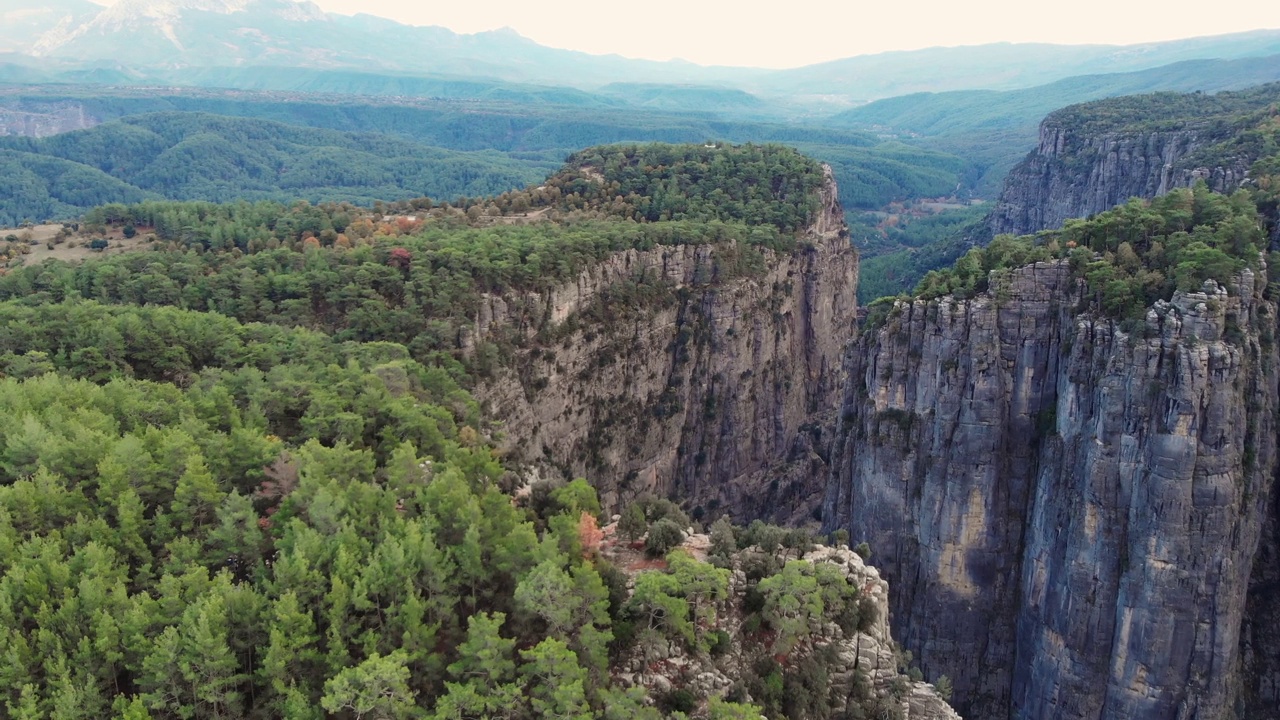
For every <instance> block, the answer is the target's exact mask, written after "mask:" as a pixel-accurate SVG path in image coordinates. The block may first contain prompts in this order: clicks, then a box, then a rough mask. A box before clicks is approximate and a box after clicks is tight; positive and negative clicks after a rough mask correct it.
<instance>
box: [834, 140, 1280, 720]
mask: <svg viewBox="0 0 1280 720" xmlns="http://www.w3.org/2000/svg"><path fill="white" fill-rule="evenodd" d="M1171 142H1172V141H1171ZM1078 282H1079V281H1077V280H1075V279H1073V276H1072V274H1071V273H1070V272H1069V269H1068V267H1067V266H1066V265H1065V264H1064V263H1062V262H1051V263H1038V264H1035V265H1032V266H1028V267H1025V268H1022V269H1018V270H1014V271H1012V272H1009V273H1008V274H1007V275H1003V276H993V279H992V287H991V289H990V290H989V291H988V292H985V293H982V294H980V295H978V296H976V297H974V298H972V299H968V300H958V299H954V298H951V297H944V298H940V299H936V300H930V301H924V300H915V301H902V302H899V303H898V304H897V305H896V306H895V307H894V309H893V311H892V313H891V314H890V318H889V320H888V321H887V323H886V324H885V325H884V326H883V327H882V328H880V329H878V330H876V331H874V332H869V333H867V334H865V335H864V336H862V337H861V338H860V339H859V340H858V341H857V342H855V343H854V344H853V345H852V346H851V349H850V351H849V354H848V357H847V366H848V374H849V378H850V379H849V384H848V387H847V390H846V393H845V399H844V405H843V408H842V411H841V417H840V424H839V429H838V433H837V440H836V451H835V456H834V457H833V458H832V464H833V465H834V468H835V469H834V473H833V479H832V482H831V484H830V486H829V489H828V493H827V497H826V503H825V507H824V511H825V515H826V518H827V525H828V527H830V528H837V527H843V528H847V529H849V530H850V532H851V534H852V538H853V541H854V542H857V541H858V540H866V541H868V542H869V544H870V546H871V548H872V550H873V553H874V554H873V556H872V557H873V559H874V560H875V562H876V564H877V565H878V566H879V567H880V568H881V570H882V571H883V572H884V573H885V575H886V577H887V578H888V580H889V582H890V583H891V584H892V585H893V587H894V594H893V595H892V597H891V599H890V606H891V608H892V611H893V623H894V625H895V627H896V628H897V629H898V632H899V640H900V641H901V642H902V644H903V645H904V646H905V647H906V648H907V649H909V650H911V651H912V652H914V653H915V656H916V658H917V660H918V661H919V663H920V666H921V668H922V669H923V670H924V671H925V673H926V675H927V676H931V677H932V676H937V675H941V674H946V675H949V676H950V677H951V678H952V679H953V681H954V683H955V698H956V707H957V709H958V710H960V712H961V713H962V714H964V715H965V716H966V717H979V718H1003V717H1015V718H1037V719H1041V718H1063V719H1066V718H1072V719H1074V718H1100V717H1102V718H1134V719H1136V718H1144V719H1145V718H1152V719H1154V718H1174V717H1177V718H1224V717H1230V716H1233V714H1235V713H1236V712H1237V711H1238V710H1239V709H1240V708H1242V707H1244V706H1245V705H1244V703H1246V702H1252V701H1251V700H1250V699H1249V696H1250V695H1251V693H1252V694H1253V695H1254V696H1256V697H1263V698H1274V697H1275V693H1276V686H1275V684H1274V682H1271V684H1267V682H1269V681H1266V680H1263V681H1256V678H1257V675H1256V673H1255V674H1253V675H1251V674H1250V673H1248V672H1243V671H1242V668H1243V665H1242V661H1243V662H1244V663H1246V664H1249V663H1251V664H1252V667H1253V668H1254V669H1255V670H1256V669H1257V667H1258V666H1259V665H1262V666H1266V664H1267V663H1269V662H1274V656H1273V655H1268V652H1269V650H1268V648H1272V649H1273V648H1274V646H1273V645H1270V646H1269V645H1266V642H1263V644H1262V645H1260V646H1259V647H1257V648H1252V649H1251V647H1250V645H1249V640H1250V637H1249V636H1248V635H1249V633H1250V632H1253V636H1254V637H1257V636H1258V634H1259V633H1263V634H1265V633H1267V632H1270V633H1274V632H1275V631H1274V627H1275V626H1274V624H1271V625H1266V624H1263V623H1256V624H1255V625H1252V626H1250V625H1247V624H1246V623H1245V620H1246V616H1247V615H1249V614H1252V613H1255V612H1256V613H1262V612H1273V613H1274V604H1273V602H1274V601H1271V600H1270V599H1269V597H1267V596H1265V595H1263V594H1259V593H1257V592H1255V593H1254V595H1253V596H1252V599H1249V600H1247V597H1249V596H1248V590H1249V584H1250V579H1251V571H1252V569H1253V567H1254V557H1255V554H1256V552H1257V549H1258V547H1259V539H1260V536H1261V535H1262V533H1263V532H1264V531H1266V532H1270V533H1274V532H1275V529H1274V526H1273V525H1271V526H1269V525H1268V522H1272V523H1273V522H1274V520H1271V521H1268V519H1267V513H1268V508H1269V507H1271V505H1272V484H1273V471H1274V468H1275V459H1276V457H1275V456H1276V427H1275V412H1276V409H1277V387H1276V362H1277V356H1276V349H1275V345H1274V341H1273V330H1274V327H1275V317H1276V315H1275V313H1276V307H1275V304H1274V303H1273V302H1271V301H1269V300H1266V299H1264V297H1263V294H1262V289H1263V287H1264V286H1265V281H1264V280H1263V279H1262V277H1261V275H1255V274H1254V273H1253V272H1250V271H1245V272H1243V273H1241V274H1240V275H1239V276H1238V280H1237V282H1236V283H1235V284H1234V285H1233V286H1232V287H1230V288H1227V289H1224V288H1220V287H1218V286H1217V285H1216V284H1215V283H1212V282H1209V283H1206V285H1205V287H1204V288H1203V289H1202V291H1201V292H1193V293H1182V292H1179V293H1178V294H1176V295H1175V296H1174V297H1173V298H1172V300H1171V301H1170V302H1160V303H1157V304H1156V305H1155V306H1153V307H1152V308H1151V309H1150V310H1149V311H1148V312H1147V315H1146V318H1145V322H1143V323H1140V325H1141V327H1138V328H1133V327H1131V326H1130V327H1129V331H1126V330H1124V329H1122V328H1121V327H1120V326H1119V325H1118V324H1117V323H1116V322H1114V321H1111V320H1108V319H1103V318H1100V317H1096V316H1093V315H1091V314H1088V313H1079V312H1078V311H1077V308H1078V307H1079V305H1078V301H1079V300H1080V299H1081V293H1082V288H1081V287H1080V285H1079V284H1078ZM1264 547H1265V544H1264ZM1273 547H1274V546H1273ZM1265 562H1266V561H1265V558H1264V559H1263V561H1261V563H1260V565H1265ZM1270 562H1271V564H1272V565H1274V557H1273V558H1272V559H1271V561H1270ZM1272 570H1273V571H1272V572H1271V573H1270V574H1267V573H1266V572H1261V573H1252V576H1253V581H1254V583H1255V590H1257V587H1256V586H1257V584H1259V583H1262V584H1267V583H1274V582H1275V580H1276V577H1275V575H1276V573H1275V572H1274V568H1272ZM1268 587H1273V585H1268ZM1242 631H1243V632H1244V633H1245V635H1246V637H1245V638H1243V640H1244V641H1245V642H1244V643H1243V644H1242V637H1241V635H1242ZM1263 640H1264V641H1265V640H1266V639H1265V638H1263ZM1255 650H1260V652H1255ZM1251 678H1254V679H1251ZM1246 685H1253V686H1257V687H1252V689H1250V688H1246V687H1244V686H1246ZM1255 707H1258V708H1265V707H1268V706H1266V705H1265V704H1263V705H1256V706H1255ZM1269 707H1270V708H1271V710H1270V711H1265V710H1262V711H1260V712H1259V714H1255V715H1250V717H1274V716H1275V712H1276V711H1275V709H1274V708H1275V705H1274V703H1272V704H1271V705H1270V706H1269Z"/></svg>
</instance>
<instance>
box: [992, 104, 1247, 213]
mask: <svg viewBox="0 0 1280 720" xmlns="http://www.w3.org/2000/svg"><path fill="white" fill-rule="evenodd" d="M1218 139H1219V138H1217V137H1216V135H1215V134H1214V132H1213V131H1212V130H1211V129H1210V128H1208V127H1199V128H1188V129H1180V130H1163V131H1161V130H1150V131H1142V130H1139V131H1120V132H1104V133H1100V134H1097V135H1092V134H1087V133H1081V132H1079V131H1078V130H1077V129H1075V128H1073V127H1071V126H1069V125H1067V124H1064V123H1062V122H1061V121H1059V120H1058V119H1057V118H1055V117H1054V116H1050V117H1049V118H1047V119H1046V120H1045V121H1044V122H1043V123H1042V124H1041V126H1040V142H1039V145H1038V146H1037V147H1036V150H1035V152H1033V153H1031V154H1030V155H1029V156H1028V157H1027V159H1026V160H1024V161H1023V162H1022V163H1021V164H1019V165H1018V166H1017V167H1015V168H1014V169H1013V171H1012V172H1010V173H1009V176H1008V178H1006V180H1005V185H1004V190H1003V191H1002V192H1001V194H1000V200H999V201H998V202H997V203H996V206H995V208H994V209H993V210H992V213H991V216H990V218H989V220H988V223H989V226H990V228H991V230H992V233H993V234H1000V233H1012V234H1014V235H1026V234H1029V233H1034V232H1038V231H1040V230H1046V229H1054V228H1058V227H1061V226H1062V223H1063V222H1065V221H1066V220H1069V219H1071V218H1080V217H1088V216H1090V215H1094V214H1097V213H1100V212H1103V211H1104V210H1109V209H1111V208H1112V207H1115V206H1116V205H1118V204H1120V203H1122V202H1124V201H1126V200H1128V199H1129V198H1131V197H1143V198H1152V197H1156V196H1157V195H1163V194H1165V193H1167V192H1169V191H1170V190H1172V189H1174V188H1178V187H1190V186H1191V185H1192V184H1193V183H1194V182H1195V181H1196V180H1204V181H1206V182H1207V183H1208V184H1209V187H1211V188H1212V189H1214V190H1216V191H1218V192H1230V191H1232V190H1235V189H1236V188H1237V187H1239V186H1240V184H1241V182H1243V181H1244V179H1245V177H1246V176H1247V173H1248V170H1249V164H1250V162H1251V159H1249V158H1247V157H1237V158H1231V159H1229V161H1228V162H1226V163H1225V164H1221V165H1212V166H1201V165H1199V164H1198V163H1196V162H1195V159H1196V158H1195V155H1196V153H1197V151H1199V150H1202V149H1204V148H1205V147H1207V146H1209V145H1210V144H1212V143H1214V142H1216V141H1217V140H1218Z"/></svg>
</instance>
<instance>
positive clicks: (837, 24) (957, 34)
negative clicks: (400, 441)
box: [98, 0, 1280, 68]
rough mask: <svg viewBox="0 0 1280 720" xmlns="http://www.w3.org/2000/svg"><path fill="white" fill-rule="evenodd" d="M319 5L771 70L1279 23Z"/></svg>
mask: <svg viewBox="0 0 1280 720" xmlns="http://www.w3.org/2000/svg"><path fill="white" fill-rule="evenodd" d="M98 1H99V2H102V3H103V4H110V3H111V2H113V1H114V0H98ZM314 2H316V4H317V5H319V6H320V7H321V8H322V9H324V10H326V11H329V12H337V13H343V14H346V15H351V14H355V13H359V12H364V13H369V14H373V15H381V16H383V17H388V18H391V19H393V20H397V21H399V22H402V23H407V24H410V25H443V26H444V27H447V28H449V29H451V30H454V31H456V32H465V33H471V32H477V31H480V30H492V29H496V28H500V27H503V26H508V27H512V28H514V29H515V30H517V31H518V32H519V33H520V34H522V35H524V36H525V37H528V38H531V39H533V40H535V41H537V42H539V43H541V44H543V45H549V46H551V47H559V48H568V49H572V50H582V51H585V52H590V53H597V54H604V53H617V54H620V55H625V56H627V57H636V58H648V59H652V60H670V59H673V58H682V59H685V60H689V61H692V62H696V63H699V64H702V65H742V66H752V67H776V68H782V67H797V66H800V65H807V64H810V63H816V62H822V61H825V60H834V59H837V58H842V57H849V56H851V55H862V54H867V53H875V52H882V51H885V50H914V49H918V48H924V47H930V46H936V45H977V44H981V43H989V42H1001V41H1009V42H1051V43H1069V44H1078V43H1106V44H1132V43H1141V42H1152V41H1159V40H1173V39H1177V38H1185V37H1194V36H1198V35H1216V34H1222V33H1230V32H1239V31H1242V30H1256V29H1259V28H1276V27H1280V3H1278V2H1275V1H1274V0H1231V1H1230V2H1221V1H1219V2H1205V0H1071V1H1070V2H1037V1H1036V0H879V1H877V2H868V1H867V0H843V1H842V0H781V1H779V0H773V1H772V2H767V3H765V2H758V1H756V2H752V1H750V0H738V1H736V2H729V1H726V0H612V1H610V0H595V1H593V2H563V1H561V2H554V1H553V2H544V1H542V0H446V1H441V0H314ZM388 52H394V49H392V48H389V49H388Z"/></svg>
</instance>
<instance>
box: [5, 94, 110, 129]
mask: <svg viewBox="0 0 1280 720" xmlns="http://www.w3.org/2000/svg"><path fill="white" fill-rule="evenodd" d="M99 124H101V121H100V120H99V119H98V118H95V117H93V116H92V115H91V114H90V113H89V112H87V111H86V110H85V108H84V105H82V104H80V103H77V102H72V101H65V102H49V103H22V104H17V105H12V106H7V107H0V136H4V135H17V136H21V137H37V138H39V137H49V136H50V135H58V134H61V133H65V132H71V131H72V130H86V129H88V128H91V127H96V126H97V125H99Z"/></svg>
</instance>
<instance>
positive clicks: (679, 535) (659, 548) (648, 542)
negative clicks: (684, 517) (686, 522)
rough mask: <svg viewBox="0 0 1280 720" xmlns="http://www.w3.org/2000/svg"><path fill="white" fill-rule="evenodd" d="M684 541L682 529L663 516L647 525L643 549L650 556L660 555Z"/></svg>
mask: <svg viewBox="0 0 1280 720" xmlns="http://www.w3.org/2000/svg"><path fill="white" fill-rule="evenodd" d="M682 542H684V531H683V530H681V529H680V526H679V525H676V524H675V523H674V522H672V521H671V520H669V519H667V518H663V519H661V520H659V521H658V522H656V523H654V524H653V525H651V526H650V527H649V536H648V537H647V538H645V541H644V549H645V552H647V553H648V554H649V555H650V556H652V557H662V556H664V555H666V554H667V553H669V552H671V550H672V549H674V548H675V547H677V546H679V545H680V543H682Z"/></svg>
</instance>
